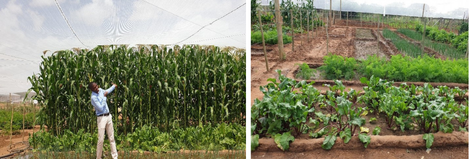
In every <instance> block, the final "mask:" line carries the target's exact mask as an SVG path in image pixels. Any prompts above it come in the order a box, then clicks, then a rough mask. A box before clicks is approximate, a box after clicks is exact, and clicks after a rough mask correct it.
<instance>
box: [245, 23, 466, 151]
mask: <svg viewBox="0 0 469 159" xmlns="http://www.w3.org/2000/svg"><path fill="white" fill-rule="evenodd" d="M345 25H346V23H345V21H344V20H342V21H341V20H336V25H333V26H332V27H330V28H329V30H328V31H329V35H330V37H329V48H328V52H330V53H332V54H336V55H342V56H346V57H356V56H357V50H358V49H357V46H355V45H356V41H375V40H376V39H378V41H379V48H380V51H381V52H382V53H384V54H385V55H386V56H388V57H389V56H390V55H394V54H401V53H400V52H399V51H398V50H397V48H396V47H395V46H394V45H393V44H392V43H391V42H390V41H389V40H386V39H384V38H383V36H382V33H381V30H382V28H381V26H380V29H379V30H380V31H379V32H380V33H378V31H377V28H376V25H373V24H371V23H365V22H364V23H363V27H362V26H361V24H360V21H349V23H348V26H345ZM357 28H360V29H368V30H371V33H372V36H373V38H371V37H369V35H363V37H358V38H357V37H356V34H357V33H356V29H357ZM390 30H395V29H393V28H390ZM361 31H362V30H360V33H359V34H363V33H362V32H361ZM311 34H313V35H314V38H313V39H311V38H310V41H308V40H307V38H306V37H307V36H308V35H309V36H311ZM308 35H306V34H303V35H297V34H295V36H294V38H295V39H294V41H295V44H294V45H295V51H292V44H286V45H284V51H285V53H286V60H279V58H278V46H277V45H268V46H266V47H267V50H270V51H267V58H268V62H269V65H268V66H269V69H270V70H269V71H267V70H266V65H265V60H264V55H263V53H262V52H263V51H262V45H253V46H252V47H251V48H253V49H257V50H258V53H259V54H256V55H252V56H251V104H252V103H253V102H254V100H255V99H262V98H263V94H262V92H261V91H260V90H259V86H263V85H266V84H267V83H268V82H267V79H269V78H275V79H277V80H278V74H277V72H275V70H277V69H279V70H281V71H282V74H284V75H286V76H287V77H289V78H293V76H294V72H295V71H296V70H297V68H298V64H301V63H308V64H313V65H319V66H320V65H321V64H322V63H323V57H324V56H325V55H327V53H326V49H327V46H326V31H325V29H323V28H319V29H317V30H314V32H313V33H311V32H310V33H309V34H308ZM371 45H373V46H374V47H376V42H374V44H371ZM259 50H260V51H259ZM371 53H372V52H369V53H368V54H371ZM359 54H360V55H361V54H362V53H361V52H360V53H359ZM314 81H315V82H316V83H315V84H314V87H316V88H317V89H319V90H321V92H325V91H326V90H328V88H327V87H324V86H322V84H333V81H332V80H317V79H315V80H314ZM406 83H407V84H415V85H423V83H424V82H406ZM343 84H344V85H345V86H346V90H349V89H355V90H363V86H364V85H363V84H361V83H360V81H358V80H357V79H354V80H353V81H343ZM395 84H396V85H398V84H400V82H395ZM431 84H432V85H446V86H449V87H455V86H457V87H459V88H467V87H468V85H467V84H457V83H431ZM466 95H467V94H466ZM365 118H366V121H367V124H366V125H365V127H369V128H370V131H372V130H373V128H374V127H375V126H380V127H381V133H380V135H392V136H387V137H386V136H385V137H384V138H383V139H385V138H387V139H386V142H384V143H381V142H376V141H375V142H376V143H374V144H385V145H387V144H391V143H394V142H393V141H389V142H391V143H388V140H392V139H394V138H395V137H396V136H394V135H397V137H404V138H406V139H407V137H408V135H417V137H409V141H415V142H418V143H417V144H420V146H409V145H407V146H409V147H407V146H405V144H403V143H402V142H397V143H396V144H395V146H384V147H383V146H381V147H380V146H376V147H374V148H371V147H373V146H371V144H370V145H369V146H370V148H367V149H365V148H364V147H363V144H362V143H360V142H359V141H358V143H357V144H358V146H352V145H351V143H349V144H348V145H343V147H345V148H342V149H340V148H338V147H340V146H338V145H340V144H338V145H335V147H333V148H332V150H329V151H326V150H323V149H322V148H320V144H319V148H318V147H316V148H314V149H308V150H307V151H305V150H306V148H307V147H312V145H309V144H304V145H301V144H300V146H299V147H301V148H300V149H305V150H301V152H293V151H295V150H293V151H292V150H290V151H288V152H281V151H270V150H269V151H268V152H266V151H260V150H257V151H253V152H252V158H321V159H322V158H353V159H355V158H426V159H427V158H467V156H468V146H467V133H465V134H464V135H463V136H464V137H462V138H461V137H457V138H453V139H454V141H455V142H456V143H461V142H462V143H463V144H446V145H445V144H442V145H441V146H435V147H432V150H431V152H430V153H427V152H426V151H425V150H426V149H425V147H423V148H422V147H421V144H422V143H421V142H423V139H421V134H422V133H420V132H418V131H417V130H415V131H409V130H407V131H405V132H401V131H400V130H391V129H387V127H386V126H385V123H384V122H385V121H384V120H385V119H384V118H378V121H377V123H376V124H370V123H369V122H368V119H369V117H368V116H367V117H365ZM437 134H438V133H437ZM418 135H420V136H418ZM436 136H437V135H436V134H435V142H436V141H437V139H436ZM380 137H381V136H380ZM419 137H420V138H419ZM296 138H298V139H299V141H305V142H310V140H318V141H321V139H310V138H309V137H308V135H307V134H302V135H300V136H297V137H296ZM410 138H415V140H410ZM417 138H419V139H417ZM264 139H265V138H261V139H260V141H262V140H264ZM267 140H270V139H267ZM352 140H358V139H352ZM440 140H441V139H440ZM318 141H316V142H318ZM340 141H341V140H340ZM383 141H385V140H383ZM269 142H270V141H269ZM272 142H273V141H272ZM337 142H338V141H336V143H337ZM351 142H352V141H351ZM438 142H446V140H442V141H438ZM260 143H261V142H260ZM318 143H319V142H318ZM320 143H322V142H320ZM342 143H343V142H342ZM371 143H373V139H372V141H371ZM423 143H424V142H423ZM295 144H296V143H295V142H294V144H292V148H293V147H294V146H295ZM391 145H392V144H391ZM399 145H404V146H399ZM264 146H265V145H264ZM274 146H275V145H274ZM336 146H337V147H336ZM260 147H262V143H261V144H260ZM347 147H357V149H347ZM358 147H360V148H358ZM277 149H278V148H277Z"/></svg>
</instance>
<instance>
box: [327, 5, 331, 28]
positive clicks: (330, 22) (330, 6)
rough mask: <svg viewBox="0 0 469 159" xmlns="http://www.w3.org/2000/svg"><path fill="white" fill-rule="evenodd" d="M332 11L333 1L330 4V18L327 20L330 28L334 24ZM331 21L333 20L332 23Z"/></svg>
mask: <svg viewBox="0 0 469 159" xmlns="http://www.w3.org/2000/svg"><path fill="white" fill-rule="evenodd" d="M331 10H332V0H330V2H329V17H328V20H327V22H328V23H329V26H331V24H332V12H331ZM329 20H331V21H329ZM326 30H327V29H326Z"/></svg>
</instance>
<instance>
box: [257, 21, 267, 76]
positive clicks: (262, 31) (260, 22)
mask: <svg viewBox="0 0 469 159" xmlns="http://www.w3.org/2000/svg"><path fill="white" fill-rule="evenodd" d="M257 17H259V26H260V27H261V36H262V47H263V48H264V58H265V68H266V69H267V72H269V61H268V60H267V51H266V50H265V40H264V29H262V20H261V15H260V14H257Z"/></svg>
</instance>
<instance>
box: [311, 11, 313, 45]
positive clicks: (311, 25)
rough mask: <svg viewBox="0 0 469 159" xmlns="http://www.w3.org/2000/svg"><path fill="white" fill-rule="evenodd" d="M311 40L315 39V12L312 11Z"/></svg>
mask: <svg viewBox="0 0 469 159" xmlns="http://www.w3.org/2000/svg"><path fill="white" fill-rule="evenodd" d="M311 39H314V10H313V11H311Z"/></svg>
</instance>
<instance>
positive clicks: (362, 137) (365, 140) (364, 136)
mask: <svg viewBox="0 0 469 159" xmlns="http://www.w3.org/2000/svg"><path fill="white" fill-rule="evenodd" d="M358 139H360V141H361V142H362V143H363V144H365V148H366V147H367V146H368V144H370V140H371V138H370V136H368V135H367V134H362V133H360V134H359V135H358Z"/></svg>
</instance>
